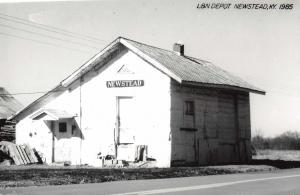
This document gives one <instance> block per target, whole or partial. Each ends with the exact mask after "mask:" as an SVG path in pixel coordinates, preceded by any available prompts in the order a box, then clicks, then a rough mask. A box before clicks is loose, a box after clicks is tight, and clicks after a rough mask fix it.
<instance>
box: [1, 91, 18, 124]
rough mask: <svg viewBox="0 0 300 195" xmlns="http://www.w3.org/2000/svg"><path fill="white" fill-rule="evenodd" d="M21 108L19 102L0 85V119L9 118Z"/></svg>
mask: <svg viewBox="0 0 300 195" xmlns="http://www.w3.org/2000/svg"><path fill="white" fill-rule="evenodd" d="M21 108H22V105H21V103H19V102H18V101H17V100H16V99H15V98H14V97H13V96H12V95H10V94H9V93H8V91H6V90H5V88H3V87H0V119H7V118H9V117H10V116H11V115H13V114H15V113H16V112H17V111H19V110H20V109H21Z"/></svg>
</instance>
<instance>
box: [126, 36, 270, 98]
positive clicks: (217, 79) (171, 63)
mask: <svg viewBox="0 0 300 195" xmlns="http://www.w3.org/2000/svg"><path fill="white" fill-rule="evenodd" d="M125 40H126V41H127V42H128V43H130V44H131V45H132V46H133V47H135V48H137V49H138V50H140V51H141V52H143V53H144V54H146V55H148V56H149V57H151V58H153V59H155V60H156V61H158V62H159V63H160V64H161V65H163V66H165V67H166V68H167V69H168V70H169V71H171V72H172V73H174V74H175V75H176V76H178V77H179V78H180V79H181V80H182V81H185V82H196V83H203V84H213V85H220V86H234V87H238V88H243V89H250V90H253V91H256V92H259V93H265V92H264V91H263V90H261V89H259V88H257V87H255V86H253V85H251V84H249V83H247V82H246V81H244V80H242V79H241V78H239V77H237V76H234V75H232V74H231V73H229V72H227V71H225V70H223V69H221V68H219V67H217V66H215V65H213V64H212V63H211V62H208V61H204V60H200V59H197V58H193V57H189V56H185V55H178V54H177V53H175V52H174V51H168V50H164V49H161V48H157V47H153V46H150V45H146V44H143V43H139V42H136V41H133V40H129V39H125Z"/></svg>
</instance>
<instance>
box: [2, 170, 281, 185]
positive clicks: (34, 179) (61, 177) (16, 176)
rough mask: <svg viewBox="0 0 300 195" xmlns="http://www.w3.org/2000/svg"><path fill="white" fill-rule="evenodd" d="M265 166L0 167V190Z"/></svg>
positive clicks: (215, 172) (178, 175)
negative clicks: (133, 167)
mask: <svg viewBox="0 0 300 195" xmlns="http://www.w3.org/2000/svg"><path fill="white" fill-rule="evenodd" d="M275 169H276V168H274V167H272V166H266V165H226V166H209V167H177V168H142V169H131V168H119V169H100V168H92V167H72V166H70V167H58V166H46V165H27V166H3V167H0V188H8V187H25V186H43V185H66V184H79V183H81V184H82V183H100V182H109V181H117V180H137V179H158V178H171V177H189V176H201V175H216V174H232V173H245V172H255V171H271V170H275Z"/></svg>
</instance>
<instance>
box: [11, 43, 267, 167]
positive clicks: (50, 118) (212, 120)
mask: <svg viewBox="0 0 300 195" xmlns="http://www.w3.org/2000/svg"><path fill="white" fill-rule="evenodd" d="M250 92H253V93H258V94H264V93H265V92H264V91H262V90H260V89H258V88H256V87H254V86H252V85H250V84H248V83H247V82H245V81H243V80H241V79H240V78H238V77H236V76H233V75H232V74H230V73H228V72H227V71H224V70H222V69H221V68H218V67H216V66H215V65H213V64H212V63H210V62H207V61H203V60H199V59H197V58H193V57H189V56H186V55H184V46H183V45H180V44H174V51H168V50H164V49H160V48H157V47H153V46H150V45H146V44H143V43H140V42H136V41H133V40H129V39H126V38H123V37H119V38H117V39H116V40H114V41H113V42H112V43H110V44H109V45H108V46H107V47H106V48H105V49H103V50H102V51H101V52H100V53H98V54H97V55H96V56H94V57H93V58H92V59H90V60H89V61H88V62H87V63H86V64H84V65H82V66H81V67H80V68H79V69H78V70H76V71H75V72H73V73H72V74H71V75H70V76H68V77H67V78H66V79H65V80H63V81H61V82H60V83H59V84H58V85H57V86H56V87H55V88H54V89H52V90H51V91H49V92H48V93H46V94H45V95H43V96H42V97H40V98H39V99H37V100H35V101H34V102H33V103H31V104H30V105H29V106H27V107H26V108H24V109H23V110H21V111H20V112H18V113H17V114H16V115H15V116H13V118H12V119H13V120H15V121H16V122H17V125H16V142H17V144H29V145H30V146H31V147H32V148H35V149H36V150H37V151H38V152H39V153H40V154H42V158H43V159H44V161H45V162H46V163H52V162H65V161H68V162H71V164H74V165H78V164H89V165H94V166H97V165H98V166H100V163H99V156H110V157H112V158H114V159H117V160H123V161H127V162H137V161H139V160H141V161H147V160H148V159H151V160H152V161H155V162H156V166H157V167H170V166H181V165H208V164H223V163H243V162H248V161H249V160H251V127H250V105H249V93H250ZM141 154H142V156H143V158H142V159H141V158H140V156H139V155H141Z"/></svg>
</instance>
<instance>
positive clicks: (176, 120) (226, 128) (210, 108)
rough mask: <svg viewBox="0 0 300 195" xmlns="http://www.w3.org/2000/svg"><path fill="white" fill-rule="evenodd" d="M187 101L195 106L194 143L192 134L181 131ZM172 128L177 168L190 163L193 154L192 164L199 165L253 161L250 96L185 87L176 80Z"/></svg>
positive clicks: (174, 83) (173, 86)
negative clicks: (184, 104)
mask: <svg viewBox="0 0 300 195" xmlns="http://www.w3.org/2000/svg"><path fill="white" fill-rule="evenodd" d="M186 100H192V101H194V104H195V125H194V128H195V129H196V131H193V133H194V136H195V137H194V142H193V140H189V139H187V138H186V136H188V135H189V134H190V133H189V132H185V131H182V130H181V129H182V127H183V126H184V124H185V122H184V113H183V112H184V111H183V106H182V104H183V102H184V101H186ZM171 129H172V154H171V160H172V162H173V164H174V166H176V165H177V163H178V165H182V164H184V163H186V164H191V163H192V162H190V161H191V160H192V158H191V157H190V156H192V155H193V154H194V153H195V154H196V155H195V157H194V162H193V163H195V164H198V165H207V164H222V163H232V162H247V161H248V160H249V159H251V153H249V152H251V151H250V144H251V142H250V137H251V129H250V106H249V93H245V92H237V91H228V90H217V89H213V88H202V87H194V86H193V87H191V86H182V85H179V84H177V83H176V82H174V81H173V82H171ZM188 140H189V141H188ZM188 142H193V143H188ZM186 153H190V155H189V154H186Z"/></svg>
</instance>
